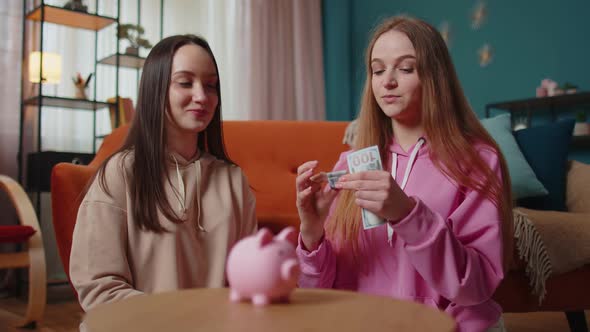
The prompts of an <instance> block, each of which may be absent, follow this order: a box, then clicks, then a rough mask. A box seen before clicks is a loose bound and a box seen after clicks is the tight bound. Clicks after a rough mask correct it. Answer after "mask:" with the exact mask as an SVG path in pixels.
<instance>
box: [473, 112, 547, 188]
mask: <svg viewBox="0 0 590 332" xmlns="http://www.w3.org/2000/svg"><path fill="white" fill-rule="evenodd" d="M481 123H482V124H483V126H484V127H485V128H486V130H487V131H488V132H489V133H490V135H491V136H492V138H493V139H494V140H495V141H496V143H498V146H499V147H500V150H501V151H502V154H503V155H504V158H506V163H507V164H508V173H509V174H510V179H511V181H512V192H513V194H514V197H515V198H517V199H518V198H524V197H532V196H542V195H547V193H548V192H547V189H545V187H544V186H543V184H542V183H541V182H540V181H539V180H538V179H537V176H536V175H535V172H534V171H533V169H532V168H531V166H530V165H529V164H528V162H527V161H526V159H525V157H524V155H523V154H522V152H521V151H520V148H519V147H518V144H517V143H516V140H515V138H514V136H513V135H512V129H511V123H510V114H502V115H498V116H496V117H493V118H489V119H483V120H481Z"/></svg>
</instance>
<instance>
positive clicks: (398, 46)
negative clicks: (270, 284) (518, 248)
mask: <svg viewBox="0 0 590 332" xmlns="http://www.w3.org/2000/svg"><path fill="white" fill-rule="evenodd" d="M366 68H367V77H366V82H365V87H364V93H363V98H362V106H361V110H360V115H359V118H358V131H357V134H356V139H355V150H356V149H362V148H365V147H369V146H373V145H377V146H378V148H379V151H380V155H381V160H382V161H383V167H384V170H383V171H366V172H360V173H354V174H347V175H345V176H343V177H342V178H340V180H339V182H338V183H337V184H336V188H338V189H337V190H332V189H330V188H329V187H327V186H326V187H325V188H324V189H322V188H321V186H320V185H319V184H316V183H314V182H313V181H311V180H310V177H311V176H313V175H314V174H315V173H316V169H317V168H318V163H317V162H316V161H309V162H306V163H304V164H303V165H301V166H300V167H299V169H298V176H297V180H296V186H297V207H298V210H299V216H300V218H301V234H300V241H299V246H298V248H297V252H298V255H299V257H300V260H301V262H302V271H303V273H302V276H301V278H300V280H299V285H300V286H301V287H322V288H337V289H349V290H357V291H360V292H364V293H369V294H377V295H385V296H391V297H394V298H399V299H410V300H414V301H416V302H420V303H424V304H426V305H429V306H432V307H436V308H438V309H440V310H443V311H445V312H446V313H448V314H449V315H451V316H452V317H453V318H454V319H455V321H456V323H457V329H458V331H461V332H478V331H504V326H503V321H502V318H501V317H502V316H501V314H502V308H501V307H500V306H499V305H498V304H497V303H496V302H494V300H492V295H493V294H494V291H495V289H496V287H497V286H498V284H499V283H500V281H501V280H502V279H503V277H504V273H505V267H506V266H507V264H508V261H509V257H510V255H511V253H512V250H511V246H510V244H511V238H512V236H511V234H512V221H511V220H512V214H511V211H512V206H511V204H512V199H511V193H510V179H509V175H508V172H507V167H506V162H505V160H504V158H503V157H502V155H501V153H500V152H499V151H500V150H499V148H498V146H497V145H496V143H495V142H494V141H493V139H492V138H491V137H490V136H489V134H488V133H487V132H486V131H485V129H484V128H483V127H482V126H481V124H480V122H479V120H478V119H477V117H476V115H475V114H474V113H473V111H472V110H471V108H470V107H469V104H468V102H467V100H466V98H465V96H464V94H463V90H462V88H461V86H460V84H459V80H458V78H457V75H456V73H455V69H454V67H453V64H452V62H451V57H450V55H449V52H448V50H447V48H446V45H445V42H444V40H443V39H442V37H441V35H440V34H439V33H438V32H437V30H436V29H434V28H433V27H432V26H430V25H429V24H427V23H425V22H423V21H420V20H417V19H414V18H408V17H394V18H391V19H389V20H386V21H385V22H384V23H382V24H381V25H380V26H379V27H377V29H376V30H375V33H374V34H373V37H372V39H371V41H370V43H369V46H368V48H367V52H366ZM347 154H348V153H344V154H343V155H342V156H341V158H340V160H339V161H338V162H337V164H336V166H335V167H334V170H346V169H348V166H347V162H346V155H347ZM361 209H366V210H368V211H370V212H372V213H374V214H376V215H377V216H379V217H381V218H383V219H384V220H386V223H385V224H383V225H382V226H379V227H376V228H372V229H368V230H364V229H363V228H362V221H361ZM392 314H395V313H392Z"/></svg>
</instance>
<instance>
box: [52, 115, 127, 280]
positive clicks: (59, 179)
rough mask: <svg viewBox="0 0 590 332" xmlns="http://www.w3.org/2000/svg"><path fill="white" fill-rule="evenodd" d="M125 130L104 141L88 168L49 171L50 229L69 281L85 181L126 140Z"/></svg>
mask: <svg viewBox="0 0 590 332" xmlns="http://www.w3.org/2000/svg"><path fill="white" fill-rule="evenodd" d="M127 130H128V126H123V127H119V128H117V129H115V130H114V131H113V132H112V133H111V134H110V135H108V136H107V137H105V139H104V141H103V143H102V145H101V146H100V149H99V150H98V152H97V153H96V156H95V157H94V159H93V160H92V162H91V163H90V164H89V165H87V166H84V165H75V164H71V163H59V164H57V165H55V166H54V167H53V170H52V171H51V210H52V214H53V229H54V231H55V240H56V243H57V247H58V251H59V256H60V258H61V261H62V264H63V267H64V271H65V272H66V274H67V275H68V279H69V277H70V249H71V248H72V234H73V233H74V225H75V224H76V216H77V215H78V207H79V206H80V203H81V202H82V199H83V198H84V197H83V196H82V194H83V191H84V188H85V187H86V184H87V182H88V180H89V179H90V178H91V177H92V175H94V173H95V172H96V170H97V169H98V167H99V166H100V164H101V162H102V161H103V160H105V159H106V158H107V157H108V156H110V155H111V154H112V153H113V152H115V151H116V150H117V149H118V148H119V147H121V145H122V144H123V141H124V140H125V137H126V136H127Z"/></svg>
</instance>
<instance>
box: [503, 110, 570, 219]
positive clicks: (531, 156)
mask: <svg viewBox="0 0 590 332" xmlns="http://www.w3.org/2000/svg"><path fill="white" fill-rule="evenodd" d="M574 124H575V121H574V120H573V119H571V120H565V121H558V122H555V123H552V124H549V125H543V126H537V127H531V128H527V129H523V130H519V131H517V132H515V133H514V136H515V137H516V142H517V143H518V146H519V147H520V150H521V151H522V154H523V155H524V157H525V158H526V160H527V161H528V162H529V164H530V165H531V167H532V169H533V171H534V172H535V174H536V175H537V178H538V179H539V180H540V181H541V183H543V186H545V188H547V190H548V191H549V194H548V195H547V196H543V197H534V198H525V199H523V200H521V201H519V204H520V205H522V206H524V207H527V208H530V209H538V210H553V211H565V210H566V207H565V180H566V169H567V155H568V152H569V145H570V142H571V138H572V130H573V129H574Z"/></svg>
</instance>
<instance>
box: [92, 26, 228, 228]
mask: <svg viewBox="0 0 590 332" xmlns="http://www.w3.org/2000/svg"><path fill="white" fill-rule="evenodd" d="M188 44H194V45H197V46H200V47H202V48H203V49H204V50H205V51H206V52H207V53H208V54H209V55H210V56H211V59H212V60H213V63H214V64H215V71H216V72H217V73H219V69H218V67H217V61H215V56H214V55H213V52H212V51H211V48H210V47H209V44H208V43H207V41H206V40H205V39H203V38H201V37H198V36H195V35H176V36H171V37H167V38H164V39H162V40H161V41H160V42H158V43H157V44H156V45H155V46H154V48H153V49H152V50H151V51H150V53H149V55H148V56H147V58H146V60H145V64H144V66H143V72H142V74H141V81H140V83H139V96H138V99H137V111H136V112H135V115H134V117H133V121H132V123H131V127H130V128H129V134H128V136H127V139H126V140H125V143H124V144H123V146H122V147H121V148H120V149H119V151H117V152H123V151H126V152H128V153H133V156H134V162H133V166H132V173H131V174H132V178H131V181H130V187H131V189H130V191H131V192H130V196H131V199H132V201H133V202H132V203H133V204H132V205H133V211H132V214H133V218H134V219H135V222H136V223H137V226H138V227H139V228H140V229H145V230H150V231H153V232H156V233H162V232H165V231H166V229H165V228H164V227H163V226H162V225H161V224H160V222H159V220H158V214H157V212H158V210H160V211H161V212H162V213H163V214H164V216H165V217H166V218H167V219H169V220H170V221H172V222H174V223H181V222H183V220H182V219H181V218H180V217H178V216H177V215H176V214H175V213H174V211H173V209H172V207H171V206H170V202H169V201H168V199H167V197H166V194H165V191H164V184H165V181H169V178H168V172H167V168H166V158H167V157H166V143H167V142H166V125H165V121H166V116H165V112H166V109H168V107H169V99H168V90H169V88H170V80H171V75H172V73H171V72H172V60H173V58H174V55H175V54H176V51H177V50H178V49H179V48H180V47H182V46H184V45H188ZM217 95H218V96H219V102H218V104H217V108H216V109H215V114H214V115H213V119H212V120H211V123H209V125H208V126H207V128H206V129H205V130H203V131H202V132H200V133H199V134H198V136H196V137H195V139H197V144H198V147H199V149H200V150H201V151H206V152H208V153H210V154H212V155H213V156H215V157H217V158H218V159H221V160H224V161H226V162H228V163H230V164H235V163H234V162H233V161H232V160H231V159H230V158H229V157H228V155H227V152H226V150H225V144H224V141H223V128H222V121H221V83H220V81H218V84H217ZM110 158H111V157H109V158H107V159H106V160H105V161H104V162H103V164H102V165H101V166H100V168H99V171H98V172H97V174H100V185H101V186H102V188H103V189H104V190H105V191H106V192H107V193H109V190H108V187H107V184H106V179H105V172H104V169H105V167H106V164H107V163H108V162H109V160H110ZM90 183H91V182H90Z"/></svg>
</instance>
